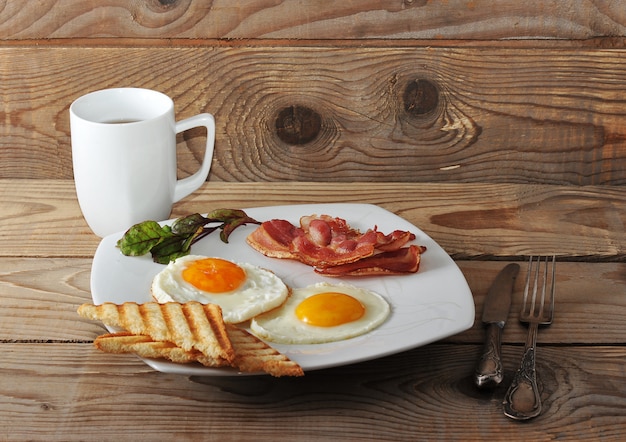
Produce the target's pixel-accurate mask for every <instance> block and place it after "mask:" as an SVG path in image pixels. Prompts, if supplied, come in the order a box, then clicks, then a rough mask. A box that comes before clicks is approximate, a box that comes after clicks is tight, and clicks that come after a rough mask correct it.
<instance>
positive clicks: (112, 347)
mask: <svg viewBox="0 0 626 442" xmlns="http://www.w3.org/2000/svg"><path fill="white" fill-rule="evenodd" d="M226 330H227V332H228V336H229V337H230V339H231V342H232V343H233V347H234V348H235V359H234V360H233V362H232V363H229V362H228V361H226V360H225V359H223V358H209V357H207V356H205V355H204V354H203V353H201V352H200V351H198V350H190V351H188V350H184V349H182V348H180V347H177V346H176V345H175V344H173V343H171V342H166V341H154V340H152V338H151V337H150V336H142V335H134V334H132V333H130V332H119V333H109V334H106V335H102V336H98V337H97V338H96V339H95V340H94V345H95V346H96V348H98V349H99V350H102V351H104V352H107V353H134V354H136V355H138V356H140V357H143V358H164V359H168V360H170V361H172V362H176V363H183V364H184V363H189V362H194V361H198V362H200V363H201V364H203V365H205V366H207V367H227V366H232V367H234V368H236V369H237V370H239V371H241V372H247V373H256V372H265V373H268V374H271V375H272V376H276V377H280V376H303V375H304V372H303V371H302V368H301V367H300V366H299V365H298V364H297V363H295V362H293V361H292V360H290V359H289V358H288V357H287V356H285V355H283V354H282V353H279V352H278V351H277V350H276V349H274V348H272V347H270V346H268V345H267V344H265V343H264V342H263V341H261V340H259V339H258V338H257V337H256V336H254V335H252V334H250V333H248V332H247V331H245V330H243V329H240V328H238V327H237V326H234V325H230V324H229V325H227V326H226Z"/></svg>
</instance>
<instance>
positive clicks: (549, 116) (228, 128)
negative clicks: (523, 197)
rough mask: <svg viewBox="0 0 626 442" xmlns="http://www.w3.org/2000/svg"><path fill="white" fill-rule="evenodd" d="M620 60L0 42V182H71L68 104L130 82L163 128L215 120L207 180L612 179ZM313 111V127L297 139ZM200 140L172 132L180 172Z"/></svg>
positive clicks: (621, 170)
mask: <svg viewBox="0 0 626 442" xmlns="http://www.w3.org/2000/svg"><path fill="white" fill-rule="evenodd" d="M625 55H626V54H625V53H624V51H621V50H581V49H578V50H576V49H571V50H564V49H561V50H547V49H546V50H533V49H519V50H511V49H505V48H504V49H503V48H494V49H480V48H449V47H446V48H428V47H420V48H323V47H314V48H312V47H307V48H275V47H170V48H154V47H144V48H108V47H87V48H83V47H66V48H63V47H44V48H31V47H29V48H22V47H4V48H0V59H2V60H3V63H2V64H0V78H1V79H2V81H1V82H0V88H2V89H1V93H2V97H3V109H2V113H3V120H4V122H5V124H4V125H3V126H1V127H0V149H1V152H2V162H1V163H0V177H3V178H40V179H41V178H71V177H72V167H71V152H70V150H71V149H70V137H69V135H70V133H69V115H68V108H69V105H70V103H71V102H72V101H73V100H74V99H75V98H77V97H78V96H80V95H82V94H84V93H86V92H89V91H92V90H95V89H100V88H106V87H116V86H139V87H147V88H152V89H157V90H161V91H163V92H165V93H167V94H169V95H171V96H172V97H173V98H174V100H175V102H176V107H177V113H178V117H179V119H182V118H184V117H188V116H191V115H194V114H197V113H200V112H205V111H206V112H210V113H213V114H214V115H215V117H216V120H217V140H216V152H215V157H214V161H213V168H212V171H211V175H210V179H211V180H214V181H333V182H338V181H340V182H349V181H378V182H380V181H395V182H425V181H430V182H433V181H435V182H450V181H454V182H520V183H522V182H523V183H528V182H536V183H549V184H575V185H589V184H613V185H618V184H624V183H626V149H625V148H624V147H625V146H626V125H625V124H624V121H626V98H625V96H624V93H623V91H624V90H625V89H626V56H625ZM303 112H304V113H303ZM306 112H308V113H306ZM302 115H305V117H302ZM307 115H308V116H309V117H306V116H307ZM311 115H312V116H313V117H311ZM315 116H318V117H319V130H318V131H315V129H314V136H313V137H312V138H311V137H309V138H306V137H305V138H299V137H301V129H302V128H303V127H306V126H307V125H308V124H315V121H316V120H315ZM311 118H313V119H311ZM277 127H280V129H277ZM279 134H281V135H280V136H279ZM281 138H282V139H281ZM307 139H311V141H308V142H305V141H306V140H307ZM284 140H287V141H284ZM202 143H203V141H202V137H201V134H200V133H196V132H193V131H192V132H189V133H187V134H185V136H184V137H181V140H180V151H181V152H180V167H179V169H180V174H181V175H184V174H189V173H191V172H193V171H194V170H196V169H197V167H198V166H197V164H198V161H199V160H200V158H199V157H200V156H201V154H200V153H199V152H201V145H202Z"/></svg>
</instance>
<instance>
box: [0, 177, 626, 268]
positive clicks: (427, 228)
mask: <svg viewBox="0 0 626 442" xmlns="http://www.w3.org/2000/svg"><path fill="white" fill-rule="evenodd" d="M333 202H335V203H342V202H352V203H368V204H377V205H379V206H381V207H383V208H385V209H387V210H389V211H391V212H393V213H395V214H397V215H399V216H401V217H403V218H405V219H406V220H408V221H410V222H411V223H413V224H414V225H416V226H417V227H419V228H420V229H421V230H423V231H424V232H425V233H426V234H427V235H429V236H431V237H432V238H433V239H434V240H435V241H437V242H438V243H439V244H440V245H441V246H442V247H443V248H444V249H445V250H446V251H447V252H448V253H449V254H451V255H452V256H453V257H455V258H458V259H468V258H469V259H474V258H483V259H490V258H494V257H505V258H506V257H517V256H524V255H529V254H552V253H556V254H558V255H559V256H560V257H562V258H567V259H585V260H592V261H594V260H595V261H597V260H609V261H610V260H612V261H621V260H623V259H624V256H626V250H625V248H626V232H625V230H624V226H625V225H626V220H625V218H624V217H625V216H626V193H625V192H624V191H623V189H622V188H621V187H620V186H584V187H577V186H552V185H523V184H506V185H505V184H437V183H421V184H420V183H416V184H396V183H376V184H375V185H374V184H372V183H361V182H356V183H343V184H341V185H338V184H336V183H306V182H302V183H282V182H279V183H222V182H208V183H206V184H205V185H203V186H202V187H201V188H200V190H199V191H197V192H195V193H194V194H193V195H191V196H190V197H188V198H186V199H184V200H183V201H181V202H180V203H178V204H176V205H175V207H174V211H173V213H172V215H171V216H172V217H173V218H176V217H180V216H184V215H188V214H191V213H206V212H209V211H211V210H213V209H216V208H222V207H228V208H248V207H259V206H276V205H285V204H304V203H333ZM0 213H2V214H3V216H2V217H0V238H1V241H0V256H3V257H65V256H73V257H84V258H89V257H92V256H93V254H94V252H95V250H96V247H97V246H98V243H99V242H100V239H99V238H98V237H96V236H95V235H94V234H93V233H91V231H90V230H89V228H88V227H87V225H86V223H85V221H84V220H83V218H82V216H81V214H80V210H79V207H78V202H77V200H76V194H75V191H74V185H73V182H72V181H71V180H0ZM303 215H304V214H303Z"/></svg>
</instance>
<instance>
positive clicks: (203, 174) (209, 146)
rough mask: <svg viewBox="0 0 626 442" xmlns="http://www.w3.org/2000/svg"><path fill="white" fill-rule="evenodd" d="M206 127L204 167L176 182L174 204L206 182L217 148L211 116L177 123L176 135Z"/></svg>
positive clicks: (196, 117)
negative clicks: (215, 148)
mask: <svg viewBox="0 0 626 442" xmlns="http://www.w3.org/2000/svg"><path fill="white" fill-rule="evenodd" d="M200 126H204V127H206V131H207V134H206V148H205V150H204V160H202V166H200V170H198V171H197V172H196V173H194V174H193V175H190V176H188V177H186V178H183V179H180V180H178V181H176V187H175V188H174V202H177V201H179V200H181V199H183V198H184V197H186V196H187V195H189V194H191V193H192V192H194V191H196V190H197V189H198V188H199V187H200V186H202V184H203V183H204V182H205V181H206V179H207V177H208V176H209V171H210V170H211V162H212V161H213V147H214V146H215V118H213V115H211V114H206V113H205V114H198V115H195V116H193V117H190V118H186V119H184V120H181V121H179V122H178V123H176V133H177V134H178V133H180V132H184V131H186V130H189V129H192V128H194V127H200Z"/></svg>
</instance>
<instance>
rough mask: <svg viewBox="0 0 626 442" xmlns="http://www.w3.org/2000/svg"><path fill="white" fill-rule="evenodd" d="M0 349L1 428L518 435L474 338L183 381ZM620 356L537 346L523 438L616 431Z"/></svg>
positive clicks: (155, 433)
mask: <svg viewBox="0 0 626 442" xmlns="http://www.w3.org/2000/svg"><path fill="white" fill-rule="evenodd" d="M0 349H1V350H2V354H3V358H2V361H1V362H0V375H1V376H0V410H2V413H3V414H4V415H6V416H11V419H7V420H5V422H4V424H3V430H2V434H3V438H5V439H8V440H24V439H28V440H42V439H47V440H50V439H63V440H87V439H89V440H90V439H98V440H102V439H107V440H108V439H119V438H129V437H133V438H136V439H138V440H146V439H163V438H166V439H169V438H173V437H176V438H177V439H180V438H181V437H182V438H187V439H195V438H202V439H204V440H229V439H230V438H232V437H235V433H233V429H235V428H236V435H237V436H236V437H237V438H248V439H254V440H268V441H269V440H276V437H277V433H276V431H277V428H280V438H282V439H288V440H298V441H300V440H303V441H306V440H319V438H320V437H321V438H323V439H324V440H345V439H346V438H349V439H358V440H368V441H369V440H372V441H374V440H377V441H378V440H384V441H400V440H407V441H408V440H416V438H417V439H418V440H464V441H467V440H484V438H485V435H486V434H488V435H491V437H492V438H494V440H496V439H497V440H506V439H508V440H515V439H517V438H518V437H519V435H520V431H521V430H522V428H520V424H519V423H518V422H513V421H511V420H508V419H506V418H505V417H504V416H503V414H502V411H501V405H500V404H501V401H502V397H503V395H504V387H502V388H498V389H496V390H494V391H490V392H479V391H477V390H476V389H475V387H474V386H473V384H472V383H471V373H472V371H473V368H474V364H475V361H476V358H477V357H478V353H479V351H480V349H479V346H458V345H442V344H438V345H429V346H426V347H423V348H420V349H416V350H413V351H409V352H405V353H402V354H399V355H395V356H391V357H387V358H383V359H379V360H376V361H371V362H366V363H362V364H359V365H358V366H353V367H351V366H347V367H341V368H337V369H330V370H323V371H319V372H310V373H308V374H306V375H305V376H304V377H303V378H300V379H271V378H268V377H261V378H258V377H254V378H236V379H231V378H196V379H192V380H191V381H190V380H189V379H187V378H185V377H182V376H176V375H164V374H159V373H155V372H151V371H150V370H149V369H147V366H145V365H144V364H143V363H141V362H140V361H138V360H137V359H136V358H134V357H133V356H123V355H115V356H111V355H106V354H101V353H99V352H97V350H95V349H93V348H92V346H91V345H90V344H0ZM503 355H504V357H505V361H506V362H505V371H506V375H507V376H508V377H509V378H510V376H511V375H512V372H513V370H514V369H515V368H516V362H515V360H516V359H517V358H518V356H519V348H511V347H505V348H504V351H503ZM624 357H626V353H625V351H624V349H623V347H583V348H560V347H548V346H546V347H542V348H541V349H540V353H539V362H538V369H539V372H540V375H541V376H542V377H541V382H542V387H543V393H542V396H543V399H544V405H545V407H546V410H545V412H544V414H543V415H542V416H540V417H539V418H537V419H535V420H533V422H532V425H527V426H524V428H523V431H524V435H525V437H526V438H527V439H532V440H538V441H541V440H554V439H559V440H580V439H584V440H617V439H619V437H620V435H621V436H622V437H623V435H624V428H626V418H625V415H624V409H625V407H626V399H625V398H626V387H625V386H626V379H625V378H624V370H623V360H624ZM355 371H356V372H357V373H358V376H355ZM565 373H567V376H566V377H565V376H564V374H565ZM591 374H593V375H591ZM70 379H72V380H71V381H70ZM68 386H71V387H72V388H68ZM180 416H185V419H184V420H183V419H181V418H180ZM443 416H445V425H444V422H442V421H441V419H442V417H443ZM138 423H140V425H139V424H138Z"/></svg>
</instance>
